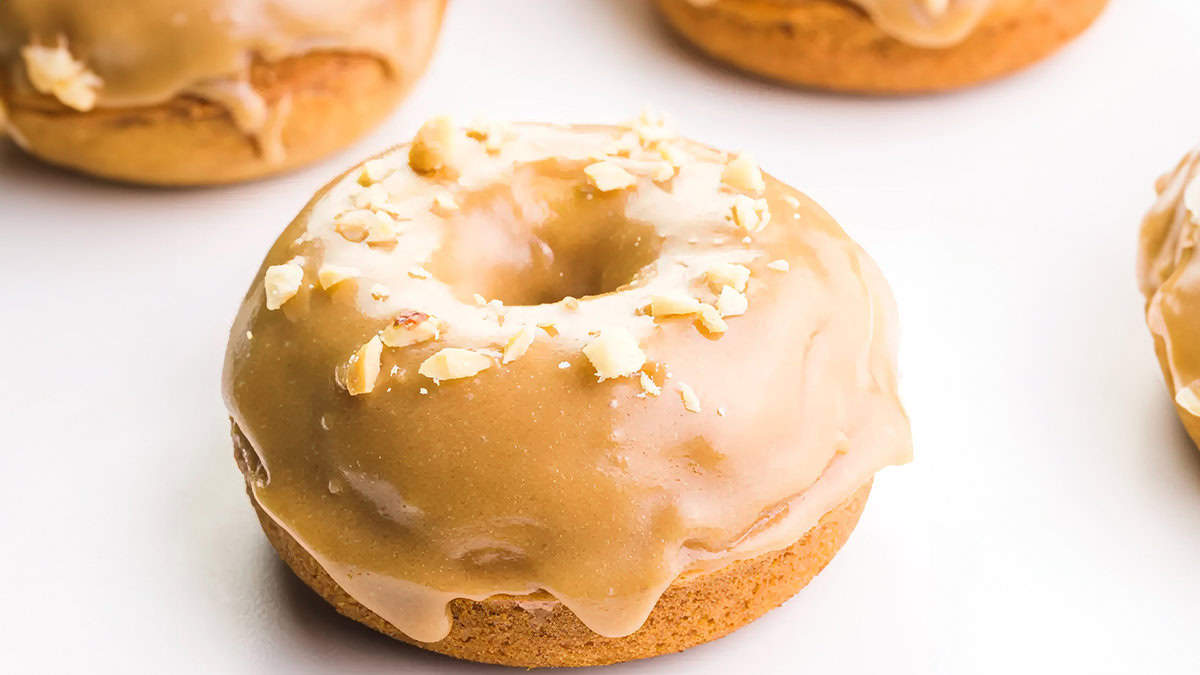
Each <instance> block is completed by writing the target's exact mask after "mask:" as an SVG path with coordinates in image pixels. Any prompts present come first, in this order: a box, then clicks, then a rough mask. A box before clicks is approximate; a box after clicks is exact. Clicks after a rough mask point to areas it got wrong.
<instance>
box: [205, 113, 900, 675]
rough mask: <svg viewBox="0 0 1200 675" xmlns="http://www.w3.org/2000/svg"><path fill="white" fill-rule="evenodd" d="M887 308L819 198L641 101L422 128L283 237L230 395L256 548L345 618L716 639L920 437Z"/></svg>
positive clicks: (516, 655)
mask: <svg viewBox="0 0 1200 675" xmlns="http://www.w3.org/2000/svg"><path fill="white" fill-rule="evenodd" d="M893 315H894V309H893V307H892V300H891V295H890V292H889V290H888V288H887V285H886V283H885V282H884V280H883V278H882V277H881V275H880V274H879V272H878V270H877V269H876V268H875V266H874V264H873V263H872V262H871V261H870V259H869V258H868V257H867V256H866V255H865V253H863V251H862V250H861V249H860V248H859V247H858V246H856V245H855V244H854V243H853V242H852V241H850V240H849V239H848V238H847V237H846V235H845V234H844V233H843V232H842V230H841V229H840V228H838V226H837V225H836V224H835V223H834V222H833V220H832V219H831V218H829V216H828V215H826V214H825V213H824V212H823V211H821V210H820V208H819V207H817V206H816V205H815V204H814V203H813V202H812V201H811V200H809V199H807V198H806V197H804V196H803V195H802V194H800V193H798V192H796V191H794V190H792V189H791V188H788V187H787V186H785V185H783V184H781V183H779V182H778V181H776V180H775V179H773V178H771V177H770V176H768V175H766V174H764V173H762V172H761V171H760V170H759V168H758V166H757V164H756V163H755V162H754V160H753V159H752V158H750V157H749V156H746V155H733V154H728V153H724V152H721V151H717V150H714V149H711V148H708V147H705V146H702V145H700V144H697V143H694V142H691V141H688V140H686V139H683V138H680V137H678V136H676V135H675V134H674V132H673V131H672V130H671V128H670V126H669V125H668V124H667V123H666V122H665V120H664V119H662V118H661V117H659V116H655V115H651V114H647V115H643V116H642V117H640V118H639V119H638V120H636V121H634V122H632V123H631V124H629V125H627V126H622V127H612V126H576V127H561V126H552V125H536V124H514V125H504V124H486V123H479V124H473V125H470V126H468V127H466V128H465V129H464V128H462V127H459V126H457V125H455V124H454V123H453V122H452V121H450V120H449V119H447V118H436V119H434V120H431V121H429V122H428V123H426V125H425V126H423V127H422V128H421V131H420V132H419V133H418V134H417V136H416V138H415V139H414V141H413V143H412V144H411V145H408V146H404V147H400V148H397V149H394V150H392V151H389V152H387V153H385V154H383V155H381V156H379V157H376V158H374V159H371V160H369V161H367V162H365V163H364V164H362V165H360V166H359V167H356V168H354V169H352V170H351V171H350V172H348V173H347V174H345V175H343V176H342V177H341V178H338V179H337V180H335V181H334V182H332V183H330V184H329V185H328V186H326V188H325V189H323V190H322V191H321V192H320V193H318V194H317V196H316V197H314V199H313V200H312V201H311V202H310V203H309V205H308V206H307V207H305V209H304V210H303V211H302V212H301V213H300V215H299V216H298V217H297V218H296V219H295V220H294V221H293V223H292V225H291V226H289V227H288V228H287V229H286V230H285V231H284V233H283V234H282V235H281V236H280V238H279V240H278V241H277V242H276V244H275V246H274V247H273V248H272V249H271V251H270V253H268V255H267V259H266V261H265V262H264V264H263V267H262V269H261V270H260V273H259V275H258V277H257V278H256V279H255V281H254V282H253V284H252V285H251V288H250V291H249V292H248V294H247V295H246V298H245V299H244V302H243V305H242V308H241V311H240V312H239V314H238V318H237V319H236V321H235V323H234V327H233V330H232V333H231V337H230V342H229V347H228V352H227V358H226V366H225V376H224V392H225V396H226V401H227V404H228V406H229V410H230V415H231V418H232V419H233V423H234V439H235V446H236V450H237V451H236V456H237V457H238V463H239V467H240V468H241V469H242V472H243V475H244V476H245V477H246V481H247V486H248V488H249V491H250V494H251V498H252V501H253V502H254V505H255V507H256V509H258V511H259V513H260V517H261V518H262V521H263V525H264V529H265V530H266V531H267V534H268V537H269V538H270V539H271V541H272V543H273V544H274V545H275V546H276V548H277V549H278V550H279V551H280V554H281V556H282V557H283V558H284V559H285V560H286V561H287V562H288V564H289V565H291V566H292V567H293V569H295V570H296V571H297V574H299V575H300V576H301V578H303V579H304V580H305V581H306V583H308V584H309V585H311V586H313V587H314V588H315V589H316V590H317V591H318V592H320V593H321V594H322V595H323V596H324V597H326V598H327V599H328V600H329V601H330V602H331V603H333V604H334V605H335V606H336V607H338V609H339V611H341V612H343V613H344V614H347V615H348V616H351V617H353V618H355V619H357V620H360V621H362V622H364V623H366V624H367V625H370V626H372V627H375V628H377V629H380V630H383V631H384V632H386V633H388V634H389V635H393V636H397V637H400V638H401V639H405V640H406V641H409V642H413V643H418V644H420V645H421V646H423V647H426V648H429V649H433V650H435V651H441V652H444V653H449V654H452V655H456V656H460V657H463V658H471V659H477V660H484V661H489V662H496V663H504V664H508V665H523V666H532V665H541V666H550V665H582V664H588V663H607V662H612V661H618V660H625V659H630V658H641V657H645V656H652V655H655V654H660V653H666V652H669V651H676V650H679V649H683V648H686V647H688V646H690V645H693V644H698V643H699V642H703V641H705V640H710V639H713V638H716V637H719V636H720V635H722V634H724V633H726V632H728V631H730V630H733V629H735V628H736V627H738V626H740V625H742V624H743V623H745V622H747V621H749V620H751V619H753V618H754V617H756V616H758V615H760V614H761V613H763V612H765V611H767V610H768V609H770V608H771V607H773V606H775V605H777V604H778V603H780V602H782V601H783V599H785V598H786V597H787V596H789V595H791V594H792V593H794V592H795V591H796V590H798V589H799V588H800V587H802V586H803V585H804V584H805V583H807V581H808V580H809V578H811V577H812V575H813V574H815V573H816V572H817V571H818V570H819V569H820V568H821V567H823V566H824V565H825V564H826V563H827V562H828V561H829V559H830V558H831V557H832V556H833V554H834V552H835V551H836V550H837V549H838V547H840V546H841V544H842V542H843V541H845V538H846V536H847V535H848V534H849V532H850V530H851V529H852V527H853V524H854V522H855V521H856V519H857V517H858V513H859V512H860V511H861V508H862V505H863V502H864V500H865V498H866V492H867V487H866V486H867V485H869V484H870V482H871V480H872V478H873V476H874V474H875V472H876V471H878V470H879V469H881V468H883V467H885V466H887V465H891V464H896V463H901V462H904V461H907V460H908V458H909V455H910V452H911V447H910V444H911V440H910V436H909V429H908V422H907V419H906V417H905V415H904V412H903V410H902V408H901V406H900V404H899V402H898V400H897V398H896V392H895V351H894V350H895V344H894V316H893ZM514 603H516V604H515V605H514ZM530 603H533V604H530ZM531 610H545V611H541V612H540V613H539V611H532V613H531ZM656 612H657V614H656ZM539 617H540V618H539ZM656 617H657V618H656ZM685 617H690V618H685ZM535 619H537V621H535ZM543 619H544V620H545V621H546V623H544V624H543V623H538V622H540V621H542V620H543ZM535 623H536V624H537V625H534V624H535Z"/></svg>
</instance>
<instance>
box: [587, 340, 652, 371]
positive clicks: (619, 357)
mask: <svg viewBox="0 0 1200 675" xmlns="http://www.w3.org/2000/svg"><path fill="white" fill-rule="evenodd" d="M583 355H584V356H586V357H587V359H588V361H591V362H592V367H594V368H595V369H596V375H597V376H598V377H599V379H600V381H601V382H603V381H604V380H607V379H610V378H614V377H625V376H627V375H633V374H634V373H636V372H638V371H639V370H640V369H641V367H642V366H643V365H645V363H646V355H645V354H644V353H643V352H642V348H641V347H639V346H638V343H637V339H636V338H634V337H633V335H631V334H630V333H629V332H628V331H626V330H623V329H620V328H606V329H604V330H601V331H600V336H599V337H597V338H596V339H594V340H592V341H591V342H589V343H588V344H587V346H586V347H584V348H583Z"/></svg>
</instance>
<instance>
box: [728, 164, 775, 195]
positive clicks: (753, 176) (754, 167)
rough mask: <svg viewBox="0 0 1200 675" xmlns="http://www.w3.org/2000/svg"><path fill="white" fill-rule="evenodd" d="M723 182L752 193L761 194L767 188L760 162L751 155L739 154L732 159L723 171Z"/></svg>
mask: <svg viewBox="0 0 1200 675" xmlns="http://www.w3.org/2000/svg"><path fill="white" fill-rule="evenodd" d="M721 182H722V183H724V184H726V185H728V186H729V187H731V188H733V189H735V190H742V191H745V192H749V193H751V194H760V193H761V192H762V191H763V190H765V189H766V188H767V185H766V183H765V182H763V177H762V171H760V170H759V168H758V163H757V162H755V161H754V158H753V157H751V156H749V155H738V156H736V157H734V158H733V159H731V160H730V161H729V163H728V164H726V165H725V170H724V171H722V172H721Z"/></svg>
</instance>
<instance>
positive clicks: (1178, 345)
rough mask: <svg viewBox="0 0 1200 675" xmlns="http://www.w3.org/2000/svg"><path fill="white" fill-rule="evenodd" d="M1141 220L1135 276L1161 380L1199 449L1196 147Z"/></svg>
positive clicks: (1199, 179) (1199, 154)
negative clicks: (1144, 307) (1136, 275)
mask: <svg viewBox="0 0 1200 675" xmlns="http://www.w3.org/2000/svg"><path fill="white" fill-rule="evenodd" d="M1156 187H1157V189H1158V201H1157V202H1155V204H1154V207H1153V208H1151V209H1150V213H1148V214H1147V215H1146V218H1145V220H1144V221H1143V222H1142V231H1141V242H1140V247H1139V250H1138V277H1139V281H1140V284H1141V289H1142V293H1143V294H1144V295H1145V297H1146V323H1147V324H1148V325H1149V327H1150V333H1151V334H1152V335H1153V336H1154V351H1155V353H1157V354H1158V361H1159V364H1160V365H1161V366H1162V372H1163V376H1164V377H1165V378H1166V381H1167V386H1168V387H1169V388H1170V390H1171V394H1172V396H1174V397H1175V407H1176V408H1177V409H1178V412H1179V417H1180V419H1181V420H1183V426H1184V427H1186V428H1187V431H1188V434H1190V435H1191V437H1192V440H1193V441H1195V442H1196V444H1197V445H1200V256H1197V255H1196V247H1197V245H1198V244H1200V148H1198V149H1196V150H1193V151H1192V152H1190V153H1188V155H1187V156H1186V157H1184V158H1183V160H1182V161H1181V162H1180V163H1179V165H1178V166H1177V167H1176V168H1175V170H1174V171H1172V172H1171V173H1168V174H1166V175H1165V176H1163V177H1162V178H1159V180H1158V185H1157V186H1156Z"/></svg>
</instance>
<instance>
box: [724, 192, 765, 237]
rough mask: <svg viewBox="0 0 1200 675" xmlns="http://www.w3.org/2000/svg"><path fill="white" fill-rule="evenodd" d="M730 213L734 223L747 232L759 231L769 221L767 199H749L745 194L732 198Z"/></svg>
mask: <svg viewBox="0 0 1200 675" xmlns="http://www.w3.org/2000/svg"><path fill="white" fill-rule="evenodd" d="M731 214H732V216H733V222H734V224H736V225H737V226H738V227H740V228H742V229H743V230H745V231H747V232H759V231H761V230H762V229H763V228H764V227H766V226H767V223H769V222H771V211H770V210H769V209H768V207H767V200H765V199H751V198H749V197H747V196H746V195H738V196H736V197H734V198H733V208H732V209H731Z"/></svg>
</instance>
